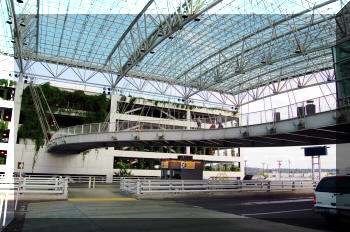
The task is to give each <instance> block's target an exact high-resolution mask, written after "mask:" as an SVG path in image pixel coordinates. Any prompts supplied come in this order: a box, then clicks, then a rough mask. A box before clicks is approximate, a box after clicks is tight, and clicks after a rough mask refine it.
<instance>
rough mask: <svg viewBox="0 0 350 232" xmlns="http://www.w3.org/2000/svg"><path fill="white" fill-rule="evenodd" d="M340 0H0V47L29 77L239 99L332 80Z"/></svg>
mask: <svg viewBox="0 0 350 232" xmlns="http://www.w3.org/2000/svg"><path fill="white" fill-rule="evenodd" d="M347 3H348V1H337V0H327V1H322V2H320V1H315V0H272V1H268V0H249V1H244V0H176V1H174V0H166V1H164V0H148V1H145V0H130V1H103V0H99V1H93V0H88V1H71V0H65V1H59V2H57V1H53V0H32V1H30V0H29V1H25V3H18V2H15V1H14V0H7V1H5V2H4V1H3V2H2V3H1V5H2V10H1V12H0V15H1V18H2V22H1V24H2V25H1V26H2V28H3V33H2V34H0V37H2V38H1V44H0V53H1V54H3V55H8V56H13V57H15V58H17V59H16V60H17V63H18V66H19V72H21V73H25V74H26V75H28V76H30V77H32V78H34V79H41V80H54V81H62V82H70V83H80V84H82V85H91V86H97V87H101V88H103V87H107V88H110V89H111V90H112V91H118V90H119V91H121V90H122V91H126V92H127V91H129V92H133V93H138V94H143V93H150V94H154V95H155V96H157V95H159V97H163V98H164V97H167V98H168V99H172V101H176V100H178V101H179V100H180V101H185V102H189V101H190V100H192V101H193V102H200V101H211V102H214V103H215V104H216V103H217V104H224V105H227V106H232V105H233V106H234V107H239V106H241V105H244V104H247V103H249V102H251V101H255V100H258V99H261V98H264V97H269V96H273V95H276V94H280V93H284V92H288V91H291V90H294V89H299V88H305V87H309V86H313V85H320V84H326V83H329V82H333V81H335V78H334V73H333V70H332V67H333V62H332V50H331V48H332V46H334V44H335V42H336V24H337V22H336V19H335V14H336V13H337V12H338V11H339V10H340V9H341V8H342V7H343V6H344V4H347ZM198 104H200V103H198Z"/></svg>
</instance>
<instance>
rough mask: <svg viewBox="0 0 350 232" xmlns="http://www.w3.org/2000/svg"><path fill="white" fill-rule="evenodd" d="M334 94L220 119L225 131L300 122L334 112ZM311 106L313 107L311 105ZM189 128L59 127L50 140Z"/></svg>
mask: <svg viewBox="0 0 350 232" xmlns="http://www.w3.org/2000/svg"><path fill="white" fill-rule="evenodd" d="M336 103H337V98H336V94H330V95H325V96H322V97H318V98H313V99H309V100H306V101H302V102H298V103H295V104H291V105H286V106H282V107H277V108H273V109H268V110H263V111H257V112H249V113H244V114H240V115H237V117H238V118H240V122H239V123H238V124H234V123H233V121H232V122H227V120H226V117H225V116H222V121H223V125H224V127H225V128H229V127H237V126H250V125H257V124H263V123H275V122H277V121H282V120H288V119H295V118H299V119H303V118H306V117H307V116H310V115H314V114H317V113H322V112H327V111H332V110H335V109H336V107H337V104H336ZM310 105H312V106H310ZM201 121H202V127H201V129H209V127H210V124H212V123H214V122H215V118H210V117H208V118H202V119H201ZM188 123H192V124H191V125H190V128H192V129H196V130H197V129H198V128H197V126H196V121H195V119H189V120H187V119H169V118H158V119H152V120H142V121H126V120H125V121H117V122H112V123H109V122H103V123H92V124H84V125H77V126H71V127H66V128H62V129H60V130H59V131H57V132H56V133H55V134H54V135H53V136H52V138H51V141H53V140H55V139H57V138H60V137H64V136H70V135H81V134H91V133H104V132H117V131H131V130H133V131H148V130H184V129H186V128H187V127H188V126H189V124H188Z"/></svg>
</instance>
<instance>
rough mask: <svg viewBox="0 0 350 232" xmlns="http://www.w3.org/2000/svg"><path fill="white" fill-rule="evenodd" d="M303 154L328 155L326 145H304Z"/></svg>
mask: <svg viewBox="0 0 350 232" xmlns="http://www.w3.org/2000/svg"><path fill="white" fill-rule="evenodd" d="M304 154H305V156H320V155H328V152H327V146H317V147H305V148H304Z"/></svg>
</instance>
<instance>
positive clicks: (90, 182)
mask: <svg viewBox="0 0 350 232" xmlns="http://www.w3.org/2000/svg"><path fill="white" fill-rule="evenodd" d="M90 188H91V176H89V189H90Z"/></svg>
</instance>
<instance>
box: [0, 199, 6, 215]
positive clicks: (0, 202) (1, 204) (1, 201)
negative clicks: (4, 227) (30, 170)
mask: <svg viewBox="0 0 350 232" xmlns="http://www.w3.org/2000/svg"><path fill="white" fill-rule="evenodd" d="M4 198H5V194H0V219H1V215H2V206H3V204H4Z"/></svg>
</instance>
